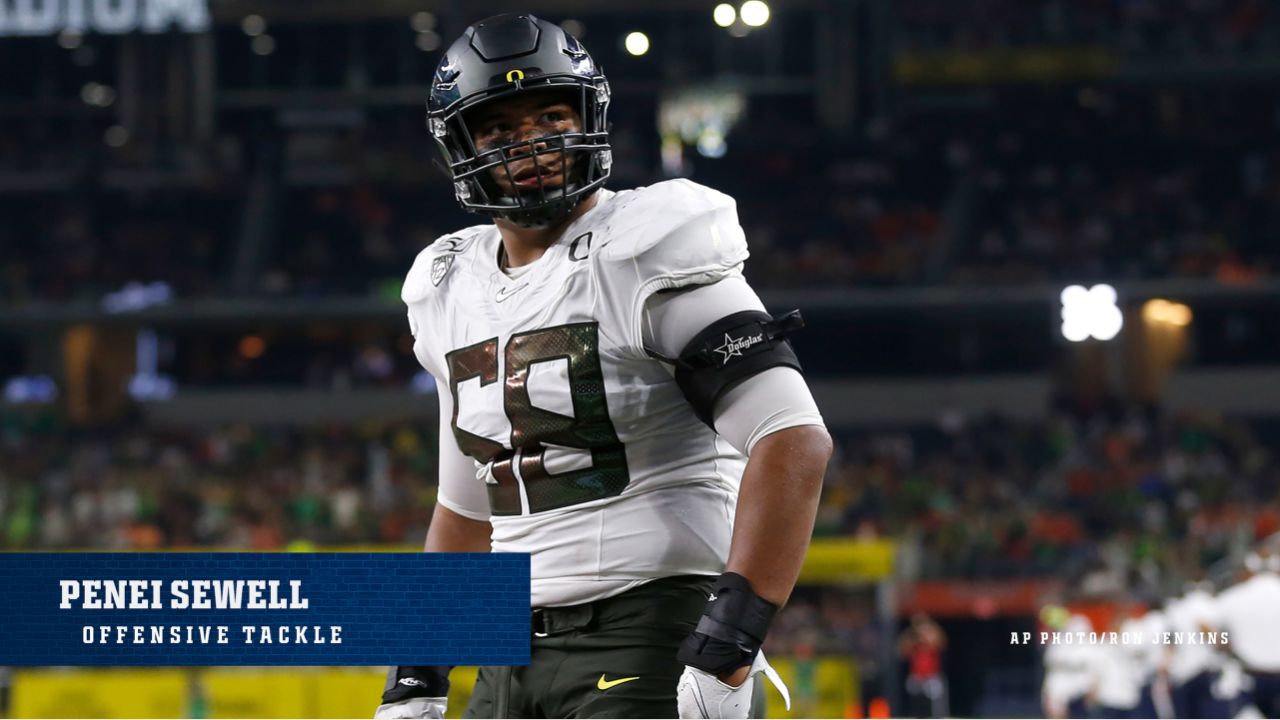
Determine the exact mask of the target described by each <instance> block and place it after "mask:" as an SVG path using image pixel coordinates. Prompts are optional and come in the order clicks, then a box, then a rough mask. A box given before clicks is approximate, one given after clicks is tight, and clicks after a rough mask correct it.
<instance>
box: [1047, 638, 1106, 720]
mask: <svg viewBox="0 0 1280 720" xmlns="http://www.w3.org/2000/svg"><path fill="white" fill-rule="evenodd" d="M1092 629H1093V623H1091V622H1090V621H1089V618H1087V617H1085V616H1084V615H1072V616H1070V617H1069V618H1068V619H1067V621H1066V622H1065V623H1064V624H1063V626H1062V633H1063V635H1067V634H1071V635H1072V636H1073V638H1072V641H1071V642H1063V643H1051V644H1049V645H1048V646H1046V647H1045V650H1044V686H1043V688H1042V690H1041V701H1042V702H1043V704H1044V712H1045V715H1047V716H1048V717H1055V718H1065V717H1070V712H1069V708H1070V706H1071V705H1072V703H1075V702H1077V701H1079V700H1081V699H1083V698H1084V697H1085V696H1086V695H1088V694H1089V691H1090V690H1091V689H1092V687H1093V683H1094V676H1093V668H1094V667H1095V665H1096V663H1097V658H1098V650H1097V646H1096V645H1090V644H1088V638H1087V635H1088V633H1089V632H1090V631H1091V630H1092ZM1076 633H1084V634H1085V636H1086V637H1085V640H1084V642H1081V641H1080V639H1079V638H1078V637H1077V636H1075V634H1076Z"/></svg>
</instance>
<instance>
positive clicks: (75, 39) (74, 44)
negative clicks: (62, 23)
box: [58, 30, 84, 50]
mask: <svg viewBox="0 0 1280 720" xmlns="http://www.w3.org/2000/svg"><path fill="white" fill-rule="evenodd" d="M83 43H84V35H81V34H80V33H79V32H76V31H75V30H63V31H62V32H60V33H58V46H59V47H61V48H62V49H63V50H75V49H76V48H78V47H80V45H81V44H83Z"/></svg>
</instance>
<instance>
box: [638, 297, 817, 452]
mask: <svg viewBox="0 0 1280 720" xmlns="http://www.w3.org/2000/svg"><path fill="white" fill-rule="evenodd" d="M744 310H758V311H763V310H764V304H763V303H761V302H760V298H759V297H758V296H757V295H756V293H755V291H754V290H752V289H751V286H750V285H748V284H747V281H746V280H745V279H744V278H742V277H741V276H734V277H728V278H725V279H723V280H720V281H718V282H716V283H713V284H711V285H704V286H699V287H695V288H689V289H687V290H682V291H679V292H673V293H663V294H661V295H657V296H654V297H652V298H650V299H649V301H648V304H647V306H646V308H645V313H644V319H643V337H644V342H645V346H646V347H647V348H649V349H650V350H651V351H653V352H655V353H657V354H658V355H661V356H662V357H666V358H675V357H678V356H679V354H680V352H681V350H682V349H683V348H684V347H685V346H686V345H688V343H689V341H691V340H692V339H693V338H694V337H696V336H697V335H698V334H699V333H701V332H702V330H703V329H704V328H706V327H707V326H708V325H711V324H712V323H714V322H716V321H717V320H719V319H721V318H723V317H727V316H729V315H732V314H734V313H737V312H741V311H744ZM714 420H715V429H716V432H717V433H718V434H719V435H720V436H721V437H723V438H724V439H725V440H727V441H728V442H729V444H730V445H733V447H734V448H735V449H737V450H738V451H739V452H741V453H742V454H744V455H750V454H751V451H752V450H753V449H754V448H755V445H756V443H757V442H759V440H760V439H761V438H763V437H765V436H766V435H769V434H771V433H775V432H777V431H779V430H785V429H787V428H791V427H799V426H802V425H824V422H823V419H822V413H821V412H820V411H819V410H818V405H817V403H816V402H815V401H814V399H813V394H812V393H811V392H810V391H809V386H808V384H806V383H805V380H804V377H803V376H801V375H800V373H799V372H797V371H796V370H795V369H794V368H790V367H773V368H769V369H767V370H765V371H764V372H761V373H759V374H757V375H753V376H751V377H749V378H747V379H745V380H743V381H742V382H740V383H738V384H737V385H736V386H734V387H732V388H730V389H729V390H728V391H727V392H725V394H724V396H723V397H721V398H720V399H719V400H718V401H717V402H716V405H715V416H714Z"/></svg>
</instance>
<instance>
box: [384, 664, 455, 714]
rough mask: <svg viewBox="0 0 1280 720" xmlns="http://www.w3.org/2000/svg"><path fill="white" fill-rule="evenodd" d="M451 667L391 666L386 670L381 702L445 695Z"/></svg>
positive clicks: (396, 701) (447, 689) (447, 692)
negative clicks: (385, 681)
mask: <svg viewBox="0 0 1280 720" xmlns="http://www.w3.org/2000/svg"><path fill="white" fill-rule="evenodd" d="M452 669H453V666H452V665H430V666H427V667H408V666H405V665H400V666H398V667H393V668H391V670H389V671H388V672H387V685H386V687H384V688H383V689H382V702H383V703H384V704H386V703H398V702H400V701H401V700H408V699H409V698H416V697H430V698H434V697H445V696H447V695H448V694H449V671H450V670H452Z"/></svg>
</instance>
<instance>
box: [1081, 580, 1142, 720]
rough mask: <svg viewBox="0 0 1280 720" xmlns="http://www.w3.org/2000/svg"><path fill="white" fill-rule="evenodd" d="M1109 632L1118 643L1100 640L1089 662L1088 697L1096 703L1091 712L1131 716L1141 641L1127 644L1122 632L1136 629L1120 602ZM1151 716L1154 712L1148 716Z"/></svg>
mask: <svg viewBox="0 0 1280 720" xmlns="http://www.w3.org/2000/svg"><path fill="white" fill-rule="evenodd" d="M1117 605H1118V606H1119V608H1118V610H1117V612H1116V613H1115V614H1114V615H1113V616H1112V622H1111V625H1110V627H1109V628H1108V630H1109V631H1114V632H1115V633H1117V635H1118V637H1119V638H1120V641H1119V642H1110V641H1107V642H1103V643H1101V644H1099V645H1098V647H1097V648H1096V650H1097V656H1096V658H1095V659H1094V660H1093V661H1092V662H1091V663H1090V668H1089V670H1090V672H1091V673H1092V675H1093V682H1092V689H1091V690H1090V692H1089V697H1090V699H1091V701H1092V702H1093V704H1094V705H1096V706H1097V709H1096V711H1095V713H1094V714H1095V715H1097V716H1099V717H1104V718H1134V717H1145V716H1140V715H1138V712H1139V707H1140V705H1141V703H1142V689H1143V667H1142V663H1141V658H1140V652H1139V651H1140V650H1141V648H1142V644H1141V643H1140V642H1139V643H1134V644H1132V645H1130V644H1127V643H1126V642H1125V641H1124V635H1123V633H1125V632H1132V631H1134V630H1136V624H1135V623H1134V622H1132V619H1131V618H1126V617H1124V612H1123V608H1124V607H1125V605H1124V603H1123V601H1122V602H1120V603H1117ZM1149 717H1154V715H1152V716H1149Z"/></svg>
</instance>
